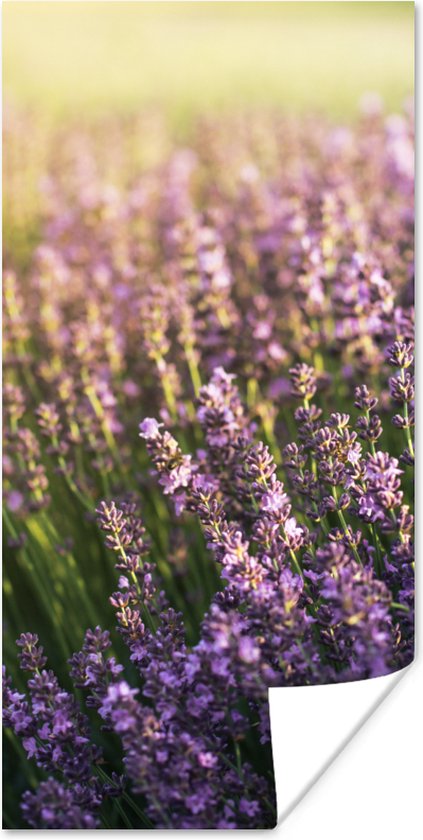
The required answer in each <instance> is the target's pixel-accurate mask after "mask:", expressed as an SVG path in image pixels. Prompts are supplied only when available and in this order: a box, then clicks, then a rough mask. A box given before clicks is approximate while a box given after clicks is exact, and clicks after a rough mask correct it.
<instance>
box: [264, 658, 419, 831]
mask: <svg viewBox="0 0 423 840" xmlns="http://www.w3.org/2000/svg"><path fill="white" fill-rule="evenodd" d="M413 664H414V663H413V662H411V663H410V665H408V666H407V667H406V668H403V669H402V670H400V671H397V672H395V673H393V674H387V675H385V676H382V677H378V678H376V679H370V680H358V681H356V682H346V683H337V684H332V685H315V686H295V687H290V688H271V689H269V709H270V723H271V733H272V746H273V765H274V772H275V783H276V798H277V815H278V822H277V826H281V824H282V823H283V822H284V821H285V820H286V819H287V818H288V817H289V816H290V814H292V812H293V811H294V809H295V808H296V807H297V806H298V805H299V804H300V803H301V802H302V801H303V800H304V798H305V797H306V796H307V794H308V793H309V791H310V790H311V789H312V788H313V787H314V785H315V784H316V782H318V781H319V779H320V778H321V777H322V776H323V775H324V773H325V772H326V770H328V768H329V767H330V766H331V765H332V764H333V763H334V762H335V761H336V759H337V758H338V757H339V756H340V754H341V753H342V752H343V750H344V749H345V748H346V747H347V746H348V745H349V744H350V742H351V741H352V740H353V738H354V737H355V736H356V735H357V733H358V732H359V731H360V730H361V728H362V727H363V726H364V725H365V724H366V723H367V722H368V721H369V720H370V718H372V716H373V715H374V714H375V713H377V712H378V709H379V708H380V706H381V705H382V704H383V702H384V701H385V700H386V698H387V697H388V696H389V695H390V694H391V692H392V691H393V690H394V689H395V688H396V687H397V686H398V684H399V683H400V682H401V680H402V679H403V678H404V677H405V676H406V674H407V673H408V672H409V671H410V669H411V668H412V667H413Z"/></svg>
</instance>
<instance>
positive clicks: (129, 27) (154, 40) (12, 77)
mask: <svg viewBox="0 0 423 840" xmlns="http://www.w3.org/2000/svg"><path fill="white" fill-rule="evenodd" d="M413 15H414V5H413V3H410V2H332V3H331V2H308V3H307V2H275V3H271V2H270V3H268V2H253V3H248V2H212V3H211V2H192V3H188V2H134V3H131V2H83V3H81V2H50V3H43V2H34V3H25V2H13V0H10V2H5V3H4V5H3V32H4V35H3V41H4V44H3V54H4V58H3V64H4V92H5V100H6V102H7V101H8V100H9V99H12V100H13V101H14V102H15V103H22V104H25V105H32V106H35V107H36V109H37V112H38V113H40V112H44V113H45V114H46V115H49V116H54V117H57V116H63V114H68V115H69V114H73V115H75V114H79V116H80V117H81V118H82V116H83V115H84V113H85V114H87V113H88V114H89V115H90V116H92V115H93V114H94V113H98V112H100V113H101V112H103V113H104V112H105V111H110V110H111V109H113V110H114V111H115V112H116V111H123V112H127V111H133V110H135V109H139V108H140V106H144V105H147V104H148V105H151V104H156V105H157V104H158V105H161V106H164V107H165V109H166V110H167V112H168V114H169V116H170V117H171V118H172V120H175V121H176V123H177V124H179V125H183V124H184V122H185V121H186V120H187V118H189V117H190V116H191V115H192V114H193V113H195V112H197V111H198V110H204V109H210V108H211V107H213V108H219V109H222V108H227V107H231V106H233V105H234V104H236V105H237V106H239V105H243V104H249V105H251V104H253V105H254V104H260V105H272V106H273V105H276V106H283V107H284V108H287V109H295V110H298V109H300V110H301V109H309V108H312V109H314V110H316V109H324V110H326V111H328V112H330V113H331V114H333V115H334V116H335V117H348V116H349V115H351V114H352V113H353V112H355V110H356V108H357V102H358V100H359V99H360V97H361V96H362V94H363V92H364V91H377V92H378V93H379V94H380V95H381V96H382V98H383V100H384V103H385V105H386V107H387V108H388V109H397V108H399V107H400V105H401V102H402V100H403V98H404V96H405V95H406V94H409V93H411V92H412V88H413Z"/></svg>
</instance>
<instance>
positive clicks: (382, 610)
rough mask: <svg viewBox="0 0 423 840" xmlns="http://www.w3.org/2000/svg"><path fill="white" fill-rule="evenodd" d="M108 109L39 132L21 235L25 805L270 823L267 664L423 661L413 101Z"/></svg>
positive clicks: (9, 369)
mask: <svg viewBox="0 0 423 840" xmlns="http://www.w3.org/2000/svg"><path fill="white" fill-rule="evenodd" d="M9 120H10V115H9ZM13 126H14V123H13V120H12V121H11V123H10V126H9V129H8V130H9V131H10V132H12V134H13V130H14V128H13ZM16 126H17V128H18V129H19V131H20V132H22V125H21V122H20V120H17V121H16ZM105 128H106V129H107V133H108V137H109V140H110V142H109V143H107V144H104V142H103V141H99V139H98V133H97V132H98V127H97V128H96V127H94V128H92V129H89V128H87V129H86V131H85V132H82V131H81V130H77V129H74V128H69V131H68V132H67V134H56V133H55V132H54V131H53V130H52V136H51V138H50V140H51V143H50V145H48V146H47V147H46V148H44V147H43V149H42V150H41V149H40V148H38V147H37V146H36V144H35V147H34V148H32V150H31V154H32V155H35V157H36V159H37V167H38V169H39V171H40V173H41V171H42V174H43V178H42V180H41V182H40V184H39V189H40V202H39V204H40V208H41V209H40V215H39V216H38V217H37V218H36V219H34V220H33V222H34V230H36V233H34V239H35V245H34V247H32V246H31V247H30V248H29V249H28V248H27V249H21V250H19V248H18V247H17V237H18V233H16V236H14V237H10V238H9V239H7V241H6V247H5V262H6V271H5V276H4V315H5V317H4V325H5V330H4V332H5V369H6V377H5V378H6V382H5V386H4V412H5V422H4V430H5V446H4V500H5V523H6V534H7V548H8V552H7V554H8V556H7V557H6V562H5V591H6V599H5V613H6V635H5V659H6V662H7V666H8V671H10V672H11V673H12V674H13V683H12V678H11V677H10V676H5V678H4V719H5V725H6V727H7V728H8V730H9V733H13V736H12V738H11V739H10V742H12V740H13V748H14V749H15V750H16V753H15V755H17V756H18V759H17V760H18V761H19V762H20V766H22V758H21V753H19V752H18V750H19V749H20V750H21V751H22V747H23V749H24V751H25V755H26V757H27V759H29V762H27V763H25V767H27V766H28V767H29V766H30V765H31V766H32V768H33V770H32V771H28V782H27V787H28V786H29V785H31V789H30V790H27V791H26V792H25V793H24V794H23V798H22V801H21V807H22V815H23V818H24V820H25V824H29V825H30V826H31V827H34V828H95V827H110V828H122V827H125V828H133V827H145V828H150V827H163V828H170V827H177V828H186V829H189V828H211V827H213V828H250V827H269V826H272V825H273V824H274V822H275V802H274V798H275V795H274V784H273V777H272V758H271V748H270V737H269V720H268V707H267V689H268V687H269V686H292V685H305V684H306V685H310V684H316V683H329V682H342V681H346V680H357V679H365V678H370V677H376V676H380V675H382V674H387V673H389V672H392V671H394V670H397V669H399V668H402V667H404V666H405V665H406V664H408V663H409V662H410V661H411V660H412V658H413V645H414V625H413V606H414V556H413V479H412V471H413V466H414V444H413V426H414V378H413V364H414V312H413V121H412V115H411V113H410V109H409V107H408V105H406V107H405V109H404V113H402V114H401V115H399V114H398V115H394V116H385V115H384V114H383V113H382V112H378V113H376V112H375V111H372V112H371V113H370V112H366V113H363V114H362V115H361V116H360V117H359V118H358V119H357V121H356V123H355V125H353V126H351V127H349V128H346V127H340V126H338V127H334V126H333V125H330V124H329V123H326V122H325V120H323V119H322V118H315V117H313V118H311V117H302V118H301V119H299V120H294V119H288V118H282V117H280V116H278V115H277V114H264V113H260V114H259V115H258V116H255V115H249V116H248V117H243V116H236V117H235V116H234V117H233V118H229V117H227V118H225V120H218V119H213V120H212V119H206V120H203V121H201V122H199V124H198V125H197V126H196V128H195V129H194V128H193V129H192V131H191V133H190V137H189V144H187V146H186V147H177V146H175V144H174V142H173V141H172V138H171V137H170V136H169V134H168V132H167V129H166V128H165V127H164V126H162V125H161V124H159V123H158V122H157V120H152V119H151V117H149V116H148V115H146V116H143V117H140V118H137V119H134V120H133V121H132V122H130V124H129V125H128V124H125V123H124V122H120V121H118V122H116V123H112V124H108V125H107V126H105ZM235 132H236V137H237V143H236V144H234V143H233V136H234V133H235ZM134 139H135V142H134ZM152 141H154V142H152ZM9 142H10V139H9ZM34 142H35V141H34ZM105 147H107V148H105ZM153 147H154V149H155V152H154V155H153V153H152V148H153ZM152 155H153V156H152ZM31 171H32V170H31V169H30V167H29V164H28V172H27V173H26V179H25V178H24V177H23V176H22V163H21V168H17V169H16V170H14V177H15V178H16V183H15V182H14V183H15V187H14V189H17V190H18V192H19V189H21V190H22V191H23V190H24V189H26V187H27V184H29V183H30V175H31ZM6 177H8V174H7V172H6ZM20 177H22V181H21V182H20V181H19V178H20ZM9 189H10V187H9ZM18 208H19V204H18V205H17V206H16V207H14V208H13V209H12V208H11V209H10V214H11V215H12V216H13V219H14V225H15V228H16V232H19V230H21V227H22V225H23V224H24V221H25V224H27V223H28V220H27V219H26V220H23V218H20V217H19V212H18ZM14 214H15V215H14ZM16 214H17V215H16ZM137 430H138V431H139V436H140V438H141V440H140V439H139V437H137ZM141 512H142V517H141ZM113 558H114V560H115V568H116V570H117V571H118V576H117V583H116V575H115V571H114V570H113ZM113 590H114V591H113ZM110 593H112V594H111V595H110ZM111 610H114V613H115V621H116V627H115V628H113V627H112V626H111V616H112V612H111ZM28 626H29V627H31V628H32V630H33V631H34V632H32V633H29V632H27V630H28ZM87 627H91V628H94V629H89V630H86V628H87ZM105 627H106V628H108V629H102V628H105ZM115 630H116V631H117V632H115ZM35 631H36V632H35ZM84 632H85V635H84ZM83 635H84V638H83ZM16 637H18V646H19V650H20V654H19V656H20V665H21V670H19V669H16V668H15V665H14V659H15V657H14V646H13V644H12V642H13V640H14V639H15V638H16ZM38 637H40V638H42V639H43V640H47V639H48V638H53V639H54V642H55V643H54V644H53V645H52V646H51V647H52V650H51V651H49V661H52V660H53V667H54V673H53V671H51V670H46V657H45V656H44V652H43V649H42V648H41V647H40V646H39V644H38ZM82 638H83V641H82ZM75 651H77V652H76V653H75ZM66 661H69V663H70V674H69V673H68V672H67V670H66V669H64V667H63V663H64V662H66ZM22 671H25V672H28V673H29V679H28V683H27V685H23V684H22ZM56 674H57V676H56ZM62 685H65V686H66V689H65V688H62V687H61V686H62ZM72 685H73V686H74V687H75V689H76V693H75V694H74V693H73V691H72V690H71V687H72ZM14 686H16V688H15V687H14ZM82 695H84V697H85V701H84V702H85V704H86V706H87V711H86V713H85V712H83V710H82V706H81V705H80V703H81V702H82V701H81V697H82ZM19 742H21V744H22V746H21V747H19V746H18V744H19ZM15 760H16V759H15ZM122 762H123V763H122ZM34 768H35V769H34ZM34 773H35V776H34ZM15 821H16V822H18V820H15Z"/></svg>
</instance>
